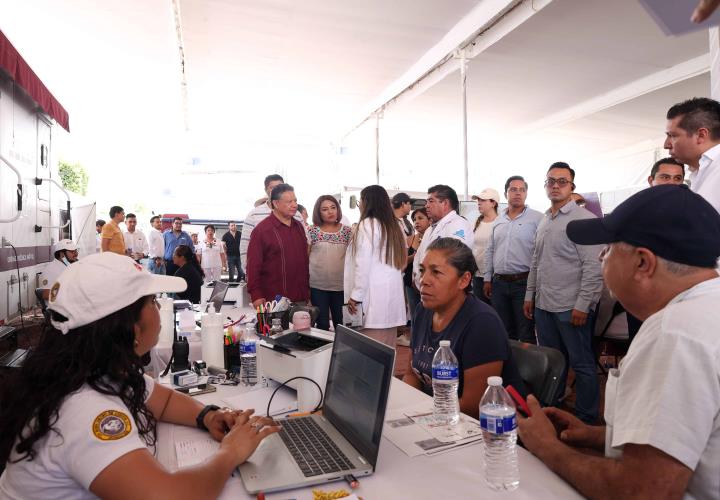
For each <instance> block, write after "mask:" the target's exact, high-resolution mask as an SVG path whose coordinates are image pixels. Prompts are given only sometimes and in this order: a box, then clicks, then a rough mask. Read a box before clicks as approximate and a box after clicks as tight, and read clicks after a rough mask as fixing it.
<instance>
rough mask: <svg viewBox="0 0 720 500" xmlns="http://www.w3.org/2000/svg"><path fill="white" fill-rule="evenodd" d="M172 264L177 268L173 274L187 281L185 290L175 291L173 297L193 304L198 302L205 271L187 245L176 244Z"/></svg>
mask: <svg viewBox="0 0 720 500" xmlns="http://www.w3.org/2000/svg"><path fill="white" fill-rule="evenodd" d="M173 264H175V265H176V266H178V270H177V271H175V276H177V277H178V278H183V279H184V280H185V282H186V283H187V290H185V291H184V292H180V293H176V294H175V298H176V299H179V300H189V301H190V302H192V303H193V304H199V303H200V290H201V288H202V285H203V278H204V277H205V273H204V272H203V270H202V268H201V267H200V263H199V262H198V260H197V257H196V256H195V254H194V253H193V251H192V250H190V247H189V246H187V245H178V246H177V248H176V249H175V252H174V253H173Z"/></svg>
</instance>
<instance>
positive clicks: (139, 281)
mask: <svg viewBox="0 0 720 500" xmlns="http://www.w3.org/2000/svg"><path fill="white" fill-rule="evenodd" d="M186 288H187V283H186V282H185V280H184V279H183V278H176V277H174V276H162V275H156V274H150V273H149V272H147V271H146V270H145V269H144V268H143V267H142V266H141V265H140V264H138V263H137V262H135V261H134V260H132V259H131V258H130V257H126V256H124V255H119V254H116V253H112V252H103V253H96V254H92V255H88V256H87V257H85V258H83V259H80V260H79V261H77V262H75V263H73V264H72V265H70V266H68V267H67V269H65V270H64V271H63V272H62V274H60V276H59V277H58V279H57V281H56V282H55V284H54V285H53V286H52V288H50V298H49V300H48V309H50V310H52V311H55V312H57V313H59V314H62V315H63V316H64V317H66V318H67V321H56V320H54V319H53V320H51V323H52V325H53V326H54V327H55V328H57V329H58V330H60V331H61V332H63V333H67V332H68V331H70V330H72V329H74V328H78V327H81V326H84V325H87V324H90V323H92V322H94V321H97V320H99V319H101V318H104V317H105V316H108V315H110V314H112V313H114V312H116V311H119V310H120V309H123V308H124V307H127V306H129V305H130V304H132V303H133V302H135V301H137V300H138V299H140V298H141V297H145V296H147V295H155V294H156V293H160V292H182V291H184V290H185V289H186Z"/></svg>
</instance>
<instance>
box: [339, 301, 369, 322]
mask: <svg viewBox="0 0 720 500" xmlns="http://www.w3.org/2000/svg"><path fill="white" fill-rule="evenodd" d="M342 314H343V325H345V326H348V327H350V328H361V327H362V326H363V322H364V321H365V317H364V315H363V309H362V304H358V306H357V308H356V311H355V314H352V313H350V309H348V306H347V304H345V305H344V306H343V308H342Z"/></svg>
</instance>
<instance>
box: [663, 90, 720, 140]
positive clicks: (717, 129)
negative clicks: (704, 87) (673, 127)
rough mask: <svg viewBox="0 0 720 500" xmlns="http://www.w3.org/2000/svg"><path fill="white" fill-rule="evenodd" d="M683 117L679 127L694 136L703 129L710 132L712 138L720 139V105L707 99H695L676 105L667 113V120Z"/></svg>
mask: <svg viewBox="0 0 720 500" xmlns="http://www.w3.org/2000/svg"><path fill="white" fill-rule="evenodd" d="M678 116H682V118H681V119H680V122H679V123H678V127H680V128H681V129H683V130H684V131H686V132H687V133H688V135H692V134H694V133H695V132H697V131H698V130H699V129H701V128H706V129H708V131H709V132H710V138H711V139H713V140H717V139H720V103H719V102H717V101H716V100H714V99H708V98H707V97H693V98H692V99H688V100H687V101H683V102H680V103H678V104H675V105H674V106H672V107H671V108H670V109H668V112H667V119H668V120H672V119H674V118H677V117H678Z"/></svg>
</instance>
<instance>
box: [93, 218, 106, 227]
mask: <svg viewBox="0 0 720 500" xmlns="http://www.w3.org/2000/svg"><path fill="white" fill-rule="evenodd" d="M95 225H96V226H100V227H103V226H104V225H105V221H104V220H102V219H98V220H96V221H95Z"/></svg>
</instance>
